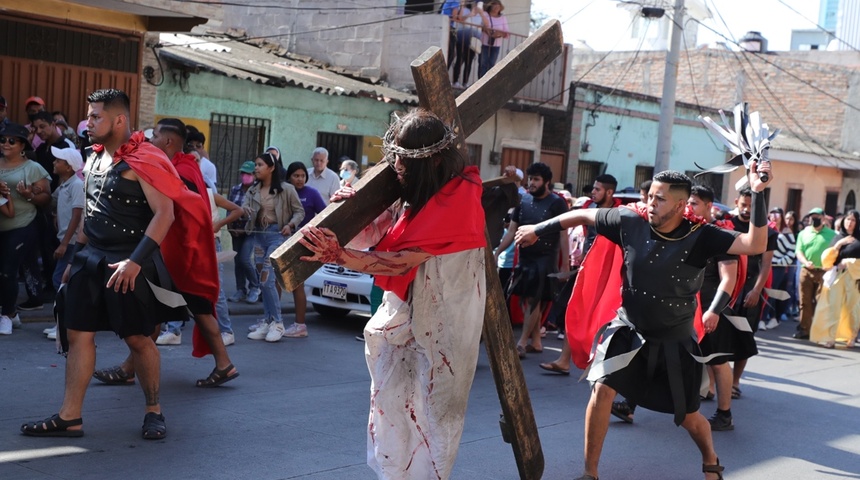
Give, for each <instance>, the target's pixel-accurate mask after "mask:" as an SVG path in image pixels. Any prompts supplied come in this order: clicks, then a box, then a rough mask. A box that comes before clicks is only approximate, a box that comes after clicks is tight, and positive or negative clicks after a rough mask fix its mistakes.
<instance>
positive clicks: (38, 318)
mask: <svg viewBox="0 0 860 480" xmlns="http://www.w3.org/2000/svg"><path fill="white" fill-rule="evenodd" d="M51 308H52V307H51V304H49V303H46V304H45V306H44V307H42V308H41V309H39V310H27V311H24V310H20V311H19V312H18V313H19V314H20V316H21V323H45V322H53V321H54V316H53V314H52V313H51ZM227 311H229V312H230V315H231V316H237V317H241V316H249V315H262V314H263V304H262V302H258V303H255V304H247V303H240V304H237V303H230V302H228V303H227ZM281 313H283V314H290V315H295V313H296V306H295V304H293V303H292V302H290V303H282V304H281Z"/></svg>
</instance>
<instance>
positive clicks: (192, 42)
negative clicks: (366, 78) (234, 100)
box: [158, 34, 418, 105]
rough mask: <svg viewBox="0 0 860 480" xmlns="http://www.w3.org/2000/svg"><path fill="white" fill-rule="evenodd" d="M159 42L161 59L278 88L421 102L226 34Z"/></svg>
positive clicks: (167, 38)
mask: <svg viewBox="0 0 860 480" xmlns="http://www.w3.org/2000/svg"><path fill="white" fill-rule="evenodd" d="M160 44H161V45H160V47H161V48H159V50H158V53H159V55H160V56H161V57H162V58H164V59H165V60H167V61H168V62H174V63H178V64H180V65H184V66H186V67H190V68H194V69H196V70H205V71H209V72H213V73H218V74H221V75H225V76H228V77H232V78H237V79H240V80H250V81H252V82H255V83H260V84H265V85H272V86H275V87H288V86H292V87H299V88H304V89H307V90H312V91H314V92H319V93H324V94H326V95H346V96H350V97H366V98H373V99H375V100H378V101H381V102H386V103H400V104H408V105H417V104H418V97H417V96H415V95H413V94H411V93H406V92H401V91H399V90H395V89H393V88H389V87H385V86H382V85H372V84H369V83H365V82H362V81H360V80H356V79H354V78H351V77H348V76H346V75H343V74H339V73H336V72H333V71H330V70H327V69H325V68H322V67H320V66H317V65H313V64H311V63H309V62H305V61H301V60H296V59H292V58H286V57H282V56H280V55H276V54H275V53H272V52H271V51H268V50H267V49H266V48H264V47H260V46H256V45H251V44H248V43H245V42H242V41H240V40H236V39H233V38H230V37H227V36H188V35H175V34H162V35H161V36H160Z"/></svg>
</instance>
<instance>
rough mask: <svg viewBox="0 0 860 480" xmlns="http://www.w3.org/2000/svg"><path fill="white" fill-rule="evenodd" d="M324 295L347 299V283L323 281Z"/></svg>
mask: <svg viewBox="0 0 860 480" xmlns="http://www.w3.org/2000/svg"><path fill="white" fill-rule="evenodd" d="M322 296H323V297H329V298H336V299H338V300H346V284H345V283H337V282H329V281H328V280H325V281H323V291H322Z"/></svg>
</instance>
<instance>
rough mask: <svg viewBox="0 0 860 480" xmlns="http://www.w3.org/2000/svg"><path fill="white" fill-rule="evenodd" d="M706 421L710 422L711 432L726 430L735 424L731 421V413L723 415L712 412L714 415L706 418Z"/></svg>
mask: <svg viewBox="0 0 860 480" xmlns="http://www.w3.org/2000/svg"><path fill="white" fill-rule="evenodd" d="M708 423H710V424H711V431H712V432H726V431H729V430H734V429H735V424H734V423H733V422H732V416H731V414H729V415H725V414H722V413H719V412H717V413H714V415H713V416H712V417H711V418H709V419H708Z"/></svg>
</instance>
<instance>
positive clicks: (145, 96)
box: [136, 32, 163, 129]
mask: <svg viewBox="0 0 860 480" xmlns="http://www.w3.org/2000/svg"><path fill="white" fill-rule="evenodd" d="M143 40H144V45H154V44H156V43H158V33H154V32H148V33H146V34H145V35H144V39H143ZM162 64H163V63H162ZM141 65H142V68H141V70H142V69H143V68H145V67H152V68H154V69H155V78H153V82H155V83H158V82H159V81H160V80H161V75H162V73H163V72H161V71H159V69H158V61H157V60H156V58H155V55H153V54H152V49H151V48H149V47H145V48H144V49H143V61H142V63H141ZM139 95H140V99H139V103H138V109H137V125H136V127H137V128H140V129H146V128H150V127H152V126H153V125H155V100H156V87H155V85H152V84H150V83H149V82H147V81H146V79H145V78H143V76H141V80H140V93H139Z"/></svg>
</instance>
